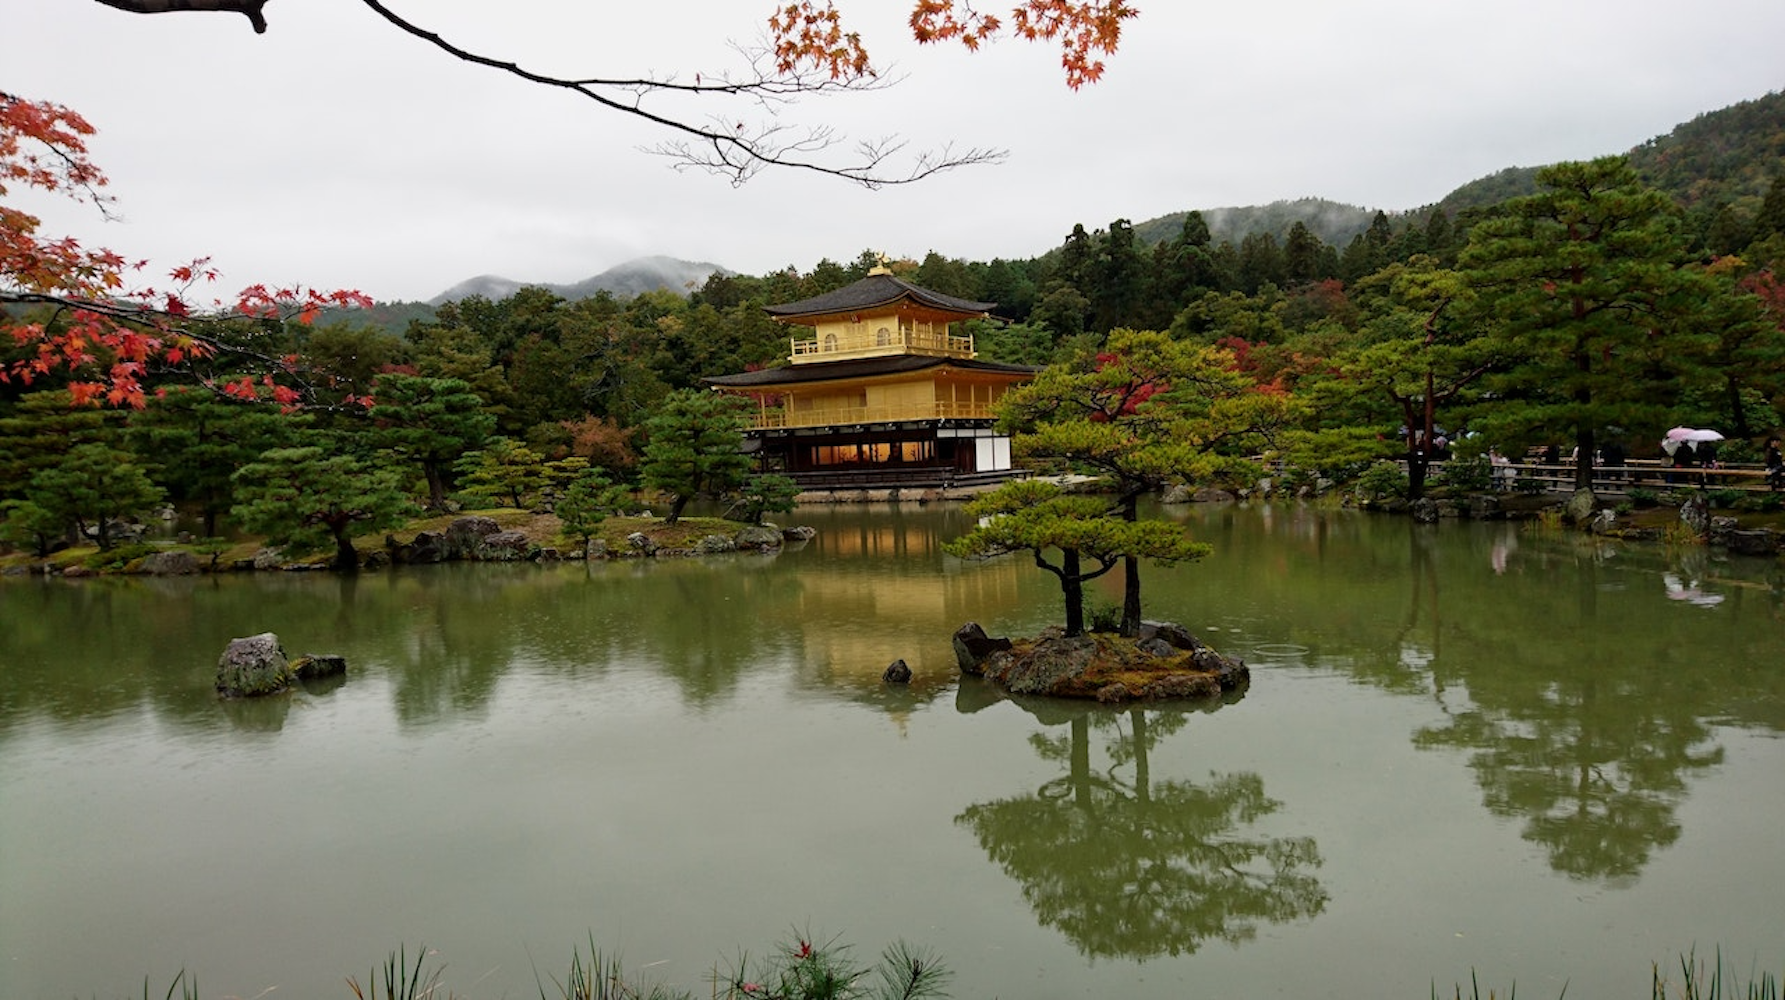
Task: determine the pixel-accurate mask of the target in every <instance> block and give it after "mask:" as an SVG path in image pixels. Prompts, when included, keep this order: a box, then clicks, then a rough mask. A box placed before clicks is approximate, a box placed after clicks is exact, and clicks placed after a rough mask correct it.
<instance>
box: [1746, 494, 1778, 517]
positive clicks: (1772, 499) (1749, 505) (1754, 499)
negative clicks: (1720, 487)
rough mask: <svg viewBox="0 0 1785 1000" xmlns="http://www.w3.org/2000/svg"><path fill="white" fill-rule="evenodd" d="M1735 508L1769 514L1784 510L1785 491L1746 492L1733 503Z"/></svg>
mask: <svg viewBox="0 0 1785 1000" xmlns="http://www.w3.org/2000/svg"><path fill="white" fill-rule="evenodd" d="M1735 509H1736V510H1745V511H1751V512H1753V513H1756V514H1771V513H1773V512H1774V511H1778V510H1785V493H1747V494H1744V495H1743V496H1742V498H1741V499H1740V500H1737V501H1736V503H1735Z"/></svg>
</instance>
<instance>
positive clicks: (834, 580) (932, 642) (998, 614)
mask: <svg viewBox="0 0 1785 1000" xmlns="http://www.w3.org/2000/svg"><path fill="white" fill-rule="evenodd" d="M913 534H914V533H911V532H906V533H904V535H903V537H902V538H901V537H900V536H899V534H898V529H896V528H893V527H890V526H889V527H886V528H882V529H874V530H870V531H864V532H861V533H859V534H855V535H846V536H844V537H841V538H836V537H827V538H826V539H825V541H826V544H827V545H832V546H835V548H833V549H832V552H834V553H835V554H837V555H839V556H842V557H844V558H843V559H837V560H828V559H827V560H825V561H822V562H814V563H813V564H811V565H809V566H802V567H801V569H800V578H801V582H802V584H803V586H802V587H801V589H800V592H799V595H798V597H797V599H796V600H795V601H794V602H792V604H791V605H790V606H789V607H788V608H787V609H786V610H787V612H788V613H790V614H793V615H794V616H796V617H797V618H798V619H799V620H801V621H803V622H805V623H806V625H805V627H804V628H803V629H801V634H802V635H803V636H804V639H805V651H806V657H805V670H806V671H807V673H808V676H809V677H810V678H811V679H812V680H815V681H819V682H822V683H826V684H836V685H842V686H847V687H858V686H859V687H866V686H874V685H879V684H880V683H881V674H882V673H884V672H885V670H886V667H887V665H888V664H890V663H891V662H893V661H894V660H900V659H902V660H904V661H905V663H906V665H908V666H909V667H910V668H911V672H912V675H913V682H914V685H916V686H918V687H920V688H923V689H926V690H927V689H930V688H931V687H932V686H935V685H947V684H949V683H952V682H953V681H954V679H955V677H956V675H957V673H958V670H959V668H958V666H957V664H956V662H955V655H954V646H953V642H952V636H953V634H954V630H955V629H956V628H958V627H959V626H960V625H961V624H962V623H964V622H967V621H998V620H1004V619H1008V618H1010V617H1014V616H1018V615H1021V614H1023V613H1025V612H1029V611H1031V610H1032V609H1033V608H1034V606H1035V602H1036V599H1037V590H1036V585H1037V583H1043V584H1045V580H1043V578H1042V577H1041V576H1040V575H1038V574H1036V573H1035V572H1034V569H1033V567H1031V566H1029V565H1028V564H1027V563H1022V562H1019V561H1017V560H1015V559H998V560H992V561H990V562H985V563H974V564H971V565H964V566H956V567H953V569H955V570H956V571H952V572H951V571H949V568H946V567H945V568H943V570H942V571H941V572H937V571H936V570H935V569H932V568H930V567H926V566H923V565H922V563H921V561H914V562H910V563H906V564H904V565H905V566H909V567H910V569H909V570H907V569H903V568H901V569H898V570H894V569H893V566H892V564H890V563H882V564H881V565H880V566H879V567H878V569H879V570H880V571H879V572H863V571H862V570H861V569H860V568H859V567H860V565H861V564H860V563H859V562H854V561H851V560H859V559H860V558H861V557H862V555H863V554H865V553H869V552H877V553H879V554H886V555H891V554H893V549H895V548H902V547H903V546H904V545H906V544H908V543H910V542H911V540H912V538H911V536H912V535H913ZM916 544H918V545H920V546H921V545H922V544H923V540H922V539H921V538H920V539H917V540H916ZM920 551H921V549H920ZM900 554H901V557H903V553H900Z"/></svg>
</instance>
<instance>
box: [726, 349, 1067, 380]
mask: <svg viewBox="0 0 1785 1000" xmlns="http://www.w3.org/2000/svg"><path fill="white" fill-rule="evenodd" d="M939 365H953V366H954V367H956V368H961V369H965V370H967V371H982V372H998V373H1001V374H1009V375H1033V374H1035V373H1036V372H1038V371H1040V370H1041V369H1039V368H1031V367H1029V366H1028V365H1005V364H999V363H997V362H995V361H972V360H968V359H964V358H936V357H929V356H927V355H922V354H898V355H894V356H892V357H889V358H861V359H859V360H855V361H823V362H819V363H817V364H806V365H789V366H787V367H785V368H763V369H760V370H758V371H753V372H744V373H743V374H741V375H714V376H712V377H709V378H704V379H701V381H702V382H705V383H707V384H708V385H719V386H725V387H727V388H732V389H748V388H752V387H754V386H764V385H788V384H791V383H797V382H826V381H829V380H831V379H839V378H865V377H868V376H873V375H900V374H903V373H905V372H915V371H922V370H924V369H925V368H935V367H937V366H939Z"/></svg>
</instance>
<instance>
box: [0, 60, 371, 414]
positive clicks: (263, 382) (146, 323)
mask: <svg viewBox="0 0 1785 1000" xmlns="http://www.w3.org/2000/svg"><path fill="white" fill-rule="evenodd" d="M94 131H95V130H94V128H93V126H92V125H91V124H89V123H88V122H87V121H86V119H84V118H82V117H81V116H80V115H79V114H77V113H76V112H74V111H73V110H71V109H69V108H67V107H64V106H62V105H59V104H54V103H51V102H48V101H32V100H26V99H24V98H20V97H15V96H13V95H12V94H8V93H5V92H0V305H5V306H12V307H24V308H26V309H32V308H34V307H45V308H47V309H49V310H50V316H51V318H50V319H49V320H48V321H47V322H25V321H23V320H20V319H18V318H16V316H15V315H14V312H12V311H8V312H0V337H4V338H5V339H4V341H0V344H4V345H5V346H9V347H10V348H11V352H10V353H11V355H12V356H11V357H10V358H9V359H8V360H6V361H4V362H0V382H9V383H10V382H22V383H27V384H28V383H31V382H33V381H35V380H37V379H39V378H42V377H45V376H48V375H50V374H52V373H64V374H66V375H68V376H69V378H70V382H69V386H68V388H69V390H70V392H71V393H72V395H73V398H74V400H75V402H76V403H78V404H82V405H98V404H101V403H103V404H109V405H113V406H132V407H138V408H140V407H141V406H143V404H144V401H145V398H146V395H147V389H146V388H145V385H144V379H145V378H147V377H148V376H149V375H150V374H151V373H153V372H155V371H158V370H163V369H173V368H177V367H179V366H181V365H184V364H189V363H190V362H192V361H194V360H198V359H201V358H206V357H210V356H213V355H215V354H216V353H217V352H218V350H219V348H220V345H219V344H218V343H217V342H216V341H215V340H213V339H211V338H210V337H208V336H206V335H205V334H204V333H202V332H199V331H198V330H196V329H194V327H193V324H192V323H191V321H192V320H195V319H204V318H213V319H214V318H226V317H230V316H250V317H261V318H268V317H271V318H296V319H297V320H299V321H300V322H303V323H309V322H310V321H311V320H313V319H314V318H315V317H316V315H317V313H318V311H319V310H320V309H322V308H323V307H324V306H330V305H370V304H371V300H370V299H369V298H367V297H366V296H364V295H362V294H360V293H358V292H353V291H334V292H322V291H318V290H315V289H305V288H296V287H293V288H269V287H268V286H266V285H252V286H250V287H248V288H245V289H243V290H242V291H241V292H240V293H239V294H238V295H237V296H236V297H235V298H234V299H233V300H231V301H229V302H227V303H226V302H225V301H223V300H221V299H212V300H211V301H210V302H209V303H208V304H201V303H199V302H197V301H196V300H195V298H194V296H193V289H194V288H195V287H196V286H198V285H200V284H208V283H210V282H213V281H215V280H216V279H217V272H216V271H215V270H213V269H212V268H211V267H210V266H209V261H208V260H207V259H203V258H201V259H198V260H194V261H192V262H190V263H188V264H184V265H181V266H178V267H175V268H172V269H171V270H170V271H168V273H167V277H168V281H169V282H171V284H170V285H168V286H164V287H159V288H158V287H155V286H154V285H151V284H141V285H134V284H133V282H135V281H136V280H137V279H136V277H135V276H136V275H139V274H142V273H144V272H145V271H146V269H147V267H148V262H147V261H130V260H127V259H126V258H124V257H123V256H120V255H119V254H117V253H115V252H113V251H111V250H108V249H104V248H100V249H88V248H86V247H84V246H82V245H81V244H80V242H79V241H77V240H75V239H74V238H72V237H59V238H57V237H44V236H41V235H39V233H38V230H39V228H40V227H41V225H42V220H40V219H39V218H38V217H37V216H35V215H32V214H30V213H28V212H25V211H23V210H21V209H18V208H15V207H13V206H12V205H9V204H7V203H6V201H5V199H6V198H7V197H8V195H9V194H10V192H11V191H12V190H14V189H15V188H25V189H35V190H37V191H41V192H46V193H51V194H59V195H66V196H68V197H71V198H74V199H76V200H80V201H91V202H92V203H93V204H94V206H95V208H96V209H97V210H99V211H100V212H102V213H103V212H104V211H105V207H106V205H107V204H109V203H110V198H109V197H108V196H107V195H105V194H104V193H102V190H101V189H103V188H104V187H105V185H106V177H105V174H104V173H103V172H102V171H101V170H100V169H99V168H98V166H97V165H95V164H94V163H93V162H92V160H90V159H89V158H88V154H87V145H86V139H87V137H88V136H91V135H92V134H93V133H94ZM127 279H128V280H127ZM275 367H278V366H277V365H275ZM276 374H277V373H275V372H271V371H269V372H265V373H260V374H258V375H255V376H237V377H233V378H231V379H229V380H227V381H215V382H208V383H207V384H209V385H210V386H211V388H213V389H215V390H217V391H219V392H222V393H225V394H227V395H229V396H232V397H236V398H241V399H265V400H270V401H272V402H275V403H278V404H280V405H281V406H285V407H288V408H290V407H296V406H298V405H300V404H301V403H302V402H304V394H303V393H302V392H300V391H299V390H298V389H295V388H292V387H291V386H289V385H286V384H284V383H283V382H281V381H280V380H279V379H278V378H276V377H275V376H276Z"/></svg>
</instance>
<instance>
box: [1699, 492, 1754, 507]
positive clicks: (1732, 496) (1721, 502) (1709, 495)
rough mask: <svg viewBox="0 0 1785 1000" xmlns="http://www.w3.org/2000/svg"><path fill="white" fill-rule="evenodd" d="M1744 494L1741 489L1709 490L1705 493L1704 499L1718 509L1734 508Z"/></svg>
mask: <svg viewBox="0 0 1785 1000" xmlns="http://www.w3.org/2000/svg"><path fill="white" fill-rule="evenodd" d="M1745 495H1746V494H1745V493H1744V492H1743V491H1741V490H1732V489H1721V490H1710V491H1707V492H1706V493H1705V501H1706V502H1708V503H1709V504H1710V505H1711V506H1712V507H1715V508H1717V509H1718V510H1734V509H1735V507H1736V505H1737V504H1740V503H1741V502H1742V497H1743V496H1745Z"/></svg>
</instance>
